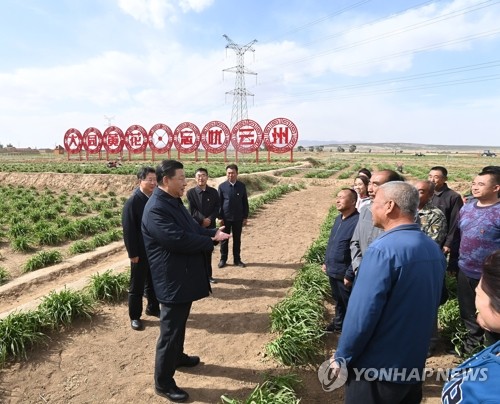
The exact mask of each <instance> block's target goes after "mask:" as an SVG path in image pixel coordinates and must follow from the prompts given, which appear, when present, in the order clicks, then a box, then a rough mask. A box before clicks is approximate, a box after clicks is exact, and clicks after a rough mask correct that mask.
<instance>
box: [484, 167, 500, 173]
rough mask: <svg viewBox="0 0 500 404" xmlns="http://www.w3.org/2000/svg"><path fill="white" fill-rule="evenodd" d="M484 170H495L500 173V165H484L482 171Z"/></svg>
mask: <svg viewBox="0 0 500 404" xmlns="http://www.w3.org/2000/svg"><path fill="white" fill-rule="evenodd" d="M483 171H486V172H490V171H493V172H497V173H500V166H486V167H483V168H482V169H481V172H483ZM479 175H481V173H479Z"/></svg>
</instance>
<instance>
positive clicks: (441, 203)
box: [428, 166, 464, 270]
mask: <svg viewBox="0 0 500 404" xmlns="http://www.w3.org/2000/svg"><path fill="white" fill-rule="evenodd" d="M428 179H429V181H432V182H433V183H434V186H435V188H434V195H433V196H432V199H431V202H432V204H433V205H434V206H436V207H438V208H439V209H441V211H442V212H443V213H444V216H445V217H446V223H447V225H448V232H447V234H446V238H445V239H444V240H443V242H442V243H441V248H442V250H443V253H444V254H445V255H448V254H449V253H450V251H451V249H452V248H453V247H455V246H456V245H457V243H459V240H458V239H457V237H456V234H457V232H456V231H457V220H458V212H460V209H461V208H462V206H463V204H464V202H463V200H462V197H461V196H460V194H459V193H457V192H455V191H453V190H451V189H450V188H449V187H448V184H447V183H446V181H447V180H448V170H447V169H446V168H445V167H442V166H435V167H432V168H431V169H430V171H429V177H428ZM454 269H456V268H451V267H449V268H448V270H454Z"/></svg>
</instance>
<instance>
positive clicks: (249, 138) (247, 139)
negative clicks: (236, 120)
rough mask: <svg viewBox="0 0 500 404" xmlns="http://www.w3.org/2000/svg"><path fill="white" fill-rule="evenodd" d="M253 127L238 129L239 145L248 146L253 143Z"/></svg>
mask: <svg viewBox="0 0 500 404" xmlns="http://www.w3.org/2000/svg"><path fill="white" fill-rule="evenodd" d="M253 131H254V130H253V128H245V129H240V130H239V134H240V146H249V145H252V144H254V143H255V138H254V133H253Z"/></svg>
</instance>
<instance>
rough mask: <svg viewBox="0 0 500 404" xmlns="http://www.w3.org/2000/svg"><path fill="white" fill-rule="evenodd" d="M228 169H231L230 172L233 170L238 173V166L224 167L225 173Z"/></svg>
mask: <svg viewBox="0 0 500 404" xmlns="http://www.w3.org/2000/svg"><path fill="white" fill-rule="evenodd" d="M229 169H231V170H234V171H236V172H238V166H237V165H236V164H234V163H232V164H228V165H227V166H226V171H227V170H229Z"/></svg>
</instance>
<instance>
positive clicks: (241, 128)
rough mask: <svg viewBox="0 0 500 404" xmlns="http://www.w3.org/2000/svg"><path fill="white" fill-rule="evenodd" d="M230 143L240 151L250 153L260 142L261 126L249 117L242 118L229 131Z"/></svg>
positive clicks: (257, 147)
mask: <svg viewBox="0 0 500 404" xmlns="http://www.w3.org/2000/svg"><path fill="white" fill-rule="evenodd" d="M231 143H232V144H233V146H234V148H235V149H236V150H238V151H239V152H240V153H252V152H254V151H256V150H258V149H259V147H260V144H261V143H262V128H261V127H260V125H259V124H258V123H257V122H255V121H252V120H251V119H243V120H242V121H239V122H238V123H237V124H236V125H234V128H233V130H232V131H231Z"/></svg>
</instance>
